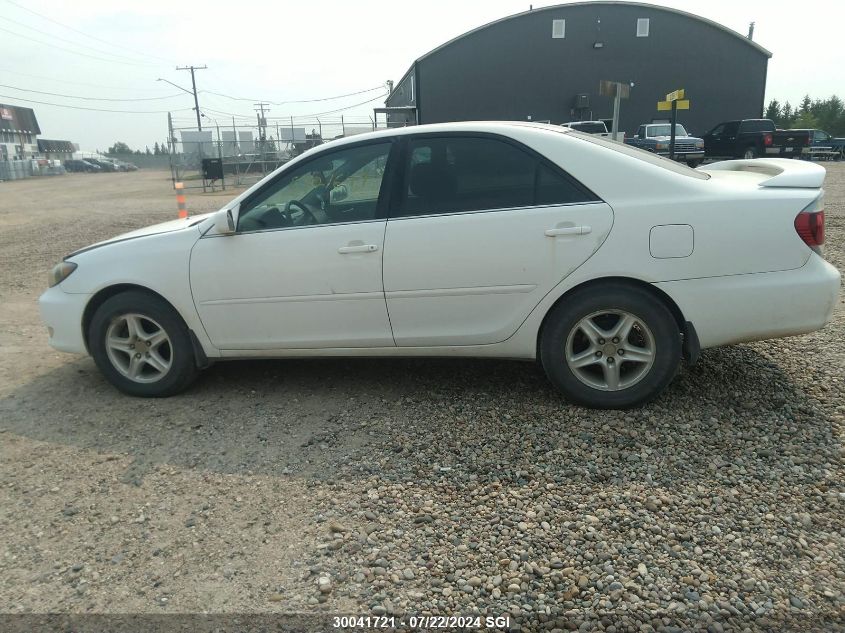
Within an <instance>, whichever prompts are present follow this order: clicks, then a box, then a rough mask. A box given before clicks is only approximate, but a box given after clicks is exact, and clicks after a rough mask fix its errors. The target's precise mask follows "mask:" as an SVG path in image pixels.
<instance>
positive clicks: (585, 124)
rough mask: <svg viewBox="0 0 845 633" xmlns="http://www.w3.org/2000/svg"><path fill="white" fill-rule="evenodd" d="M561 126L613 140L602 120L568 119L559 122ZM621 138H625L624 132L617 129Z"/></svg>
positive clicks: (611, 133)
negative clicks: (566, 121) (568, 120)
mask: <svg viewBox="0 0 845 633" xmlns="http://www.w3.org/2000/svg"><path fill="white" fill-rule="evenodd" d="M561 125H562V126H563V127H569V128H572V129H573V130H577V131H578V132H583V133H584V134H595V135H596V136H603V137H604V138H607V139H610V140H613V132H608V131H607V126H606V125H605V124H604V121H570V122H569V123H561ZM619 135H620V136H621V137H622V139H621V140H623V141H624V140H625V132H622V131H621V130H620V131H619Z"/></svg>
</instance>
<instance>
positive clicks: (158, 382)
mask: <svg viewBox="0 0 845 633" xmlns="http://www.w3.org/2000/svg"><path fill="white" fill-rule="evenodd" d="M128 314H134V315H140V317H141V318H142V320H143V322H144V323H154V324H155V325H158V326H160V327H161V329H162V330H163V331H164V332H165V333H166V335H167V337H168V340H167V341H166V343H165V347H164V349H163V350H161V351H162V355H164V356H166V360H167V361H168V362H169V368H168V369H167V370H166V371H165V372H163V373H161V376H160V377H155V376H154V377H149V376H146V377H145V379H146V380H148V382H137V381H136V380H133V379H131V378H129V377H128V376H127V375H124V373H122V372H121V371H120V370H118V369H117V367H116V366H115V364H114V363H113V362H112V360H111V358H110V355H109V350H108V348H107V347H108V346H107V344H106V337H107V333H108V332H109V328H110V327H112V326H113V324H116V323H117V322H118V321H119V320H120V319H121V318H123V317H124V316H125V315H128ZM88 348H89V350H90V351H91V356H92V357H93V358H94V362H95V363H96V364H97V367H98V368H99V370H100V371H101V372H102V374H103V375H104V376H105V377H106V379H107V380H108V381H109V382H110V383H112V384H113V385H114V386H115V387H117V388H118V389H119V390H120V391H122V392H123V393H126V394H129V395H130V396H141V397H147V398H163V397H167V396H172V395H174V394H176V393H179V392H180V391H183V390H184V389H186V388H187V387H188V386H189V385H190V384H191V383H192V382H193V381H194V379H195V378H196V376H197V374H198V369H197V366H196V361H195V359H194V351H193V346H192V345H191V337H190V333H189V331H188V326H187V325H185V322H184V321H183V320H182V317H181V316H179V313H178V312H176V310H174V309H173V308H172V307H171V306H170V305H169V304H168V303H167V302H166V301H164V300H163V299H161V298H160V297H157V296H155V295H153V294H151V293H146V292H142V291H134V290H133V291H128V292H123V293H121V294H118V295H115V296H114V297H111V298H109V299H107V300H106V301H105V302H104V303H103V305H101V306H100V307H99V308H98V309H97V311H96V312H95V313H94V317H93V318H92V319H91V323H90V325H89V327H88ZM123 353H126V358H127V359H128V358H129V357H130V354H129V353H128V352H123ZM113 354H114V353H113ZM133 354H134V352H133ZM116 356H117V357H119V358H120V357H121V354H120V353H118V354H116ZM138 358H140V355H139V356H138ZM151 372H155V373H158V372H156V370H155V369H152V370H151Z"/></svg>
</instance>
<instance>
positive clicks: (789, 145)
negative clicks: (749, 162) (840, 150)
mask: <svg viewBox="0 0 845 633" xmlns="http://www.w3.org/2000/svg"><path fill="white" fill-rule="evenodd" d="M809 145H810V135H809V133H808V132H807V130H778V129H777V128H776V127H775V124H774V121H772V120H771V119H741V120H736V121H724V122H722V123H719V125H717V126H716V127H714V128H713V129H712V130H710V131H709V132H707V134H705V135H704V155H705V156H707V157H708V158H709V157H711V156H712V157H720V158H746V159H748V158H757V157H759V156H768V157H770V158H776V157H779V158H796V157H798V156H801V154H802V152H803V151H804V148H805V147H808V146H809Z"/></svg>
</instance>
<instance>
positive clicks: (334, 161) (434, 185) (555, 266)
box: [40, 122, 840, 408]
mask: <svg viewBox="0 0 845 633" xmlns="http://www.w3.org/2000/svg"><path fill="white" fill-rule="evenodd" d="M382 166H386V168H384V169H382ZM825 173H826V172H825V170H824V168H822V167H821V166H819V165H814V164H812V163H807V162H804V161H788V160H778V159H761V160H759V161H728V162H722V163H715V164H712V165H708V166H707V167H700V168H699V169H690V168H688V167H687V166H686V165H682V164H678V163H675V162H672V161H668V160H665V159H663V158H660V157H658V156H655V155H653V154H650V153H648V152H644V151H640V150H637V149H634V148H632V147H630V146H628V145H625V144H623V143H616V142H612V141H608V140H606V139H603V138H599V137H596V136H591V135H588V134H582V133H580V132H575V131H573V130H569V129H566V128H562V127H558V126H552V125H540V124H531V123H507V122H476V123H444V124H435V125H421V126H412V127H403V128H394V129H389V130H383V131H380V132H373V133H368V134H362V135H360V136H354V137H350V138H346V139H342V140H339V141H333V142H331V143H327V144H325V145H322V146H320V147H317V148H314V149H311V150H309V151H307V152H305V153H304V154H302V155H301V156H299V157H297V158H295V159H293V160H291V161H290V162H288V163H287V164H285V165H284V166H282V167H280V168H279V169H277V170H276V171H275V172H273V173H272V174H270V175H269V176H267V177H266V178H264V179H263V180H261V181H260V182H259V183H257V184H256V185H254V186H253V187H251V188H249V189H248V190H246V191H245V192H243V193H242V194H240V195H239V196H238V197H236V198H235V199H234V200H232V201H231V202H229V203H228V204H226V205H225V206H224V207H223V208H222V209H220V210H219V211H217V212H215V213H211V214H207V215H201V216H196V217H189V218H187V219H182V220H174V221H171V222H166V223H164V224H159V225H156V226H152V227H149V228H146V229H140V230H137V231H134V232H132V233H128V234H125V235H122V236H119V237H117V238H113V239H111V240H106V241H104V242H101V243H99V244H95V245H93V246H89V247H87V248H83V249H82V250H79V251H77V252H75V253H71V254H70V255H68V256H67V257H65V258H64V260H63V261H61V262H60V263H59V264H58V265H57V266H56V267H55V268H54V269H53V271H52V272H51V275H50V288H49V289H48V290H46V291H45V292H44V294H43V295H42V296H41V298H40V305H41V313H42V316H43V318H44V321H45V323H46V325H47V330H48V333H49V342H50V344H51V345H52V346H53V347H55V348H56V349H59V350H63V351H67V352H75V353H80V354H91V355H92V356H93V357H94V361H95V362H96V364H97V366H98V367H99V369H100V371H102V373H103V374H104V375H105V377H106V378H107V379H108V380H109V381H111V382H112V383H113V384H114V385H115V386H116V387H117V388H119V389H121V390H123V391H124V392H126V393H128V394H132V395H135V396H167V395H171V394H174V393H177V392H179V391H181V390H183V389H185V388H186V387H187V386H188V385H189V384H190V382H191V381H192V380H193V379H194V378H195V377H196V375H197V374H198V372H199V370H200V369H201V368H203V367H207V366H208V365H209V364H210V363H211V362H213V361H215V360H225V359H238V358H256V357H263V358H268V357H270V358H282V357H308V356H310V357H326V356H386V357H399V356H441V357H443V356H446V357H448V356H453V357H467V356H481V357H487V358H511V359H514V358H520V359H524V360H534V359H537V358H539V360H540V363H541V365H542V367H543V368H544V369H545V371H546V374H547V375H548V377H549V380H550V381H551V382H552V383H553V384H554V385H556V386H557V387H558V388H559V389H560V391H561V392H562V393H563V394H565V396H566V397H567V398H569V399H570V400H571V401H572V402H577V403H580V404H585V405H588V406H594V407H602V408H621V407H629V406H633V405H636V404H640V403H643V402H646V401H648V400H650V399H652V398H654V397H655V396H656V395H657V394H659V393H660V392H661V391H662V390H663V389H664V387H666V385H668V384H669V382H671V380H672V379H673V377H674V376H675V374H676V372H677V370H678V366H679V363H680V361H681V359H682V357H685V358H686V359H687V360H688V361H690V362H694V361H695V359H696V358H697V356H698V353H699V350H700V349H703V348H709V347H715V346H718V345H730V344H734V343H740V342H743V341H753V340H759V339H765V338H774V337H780V336H789V335H792V334H800V333H804V332H811V331H813V330H817V329H819V328H821V327H822V326H823V325H824V324H825V323H827V322H828V321H830V319H831V318H832V316H833V311H834V307H835V306H836V303H837V297H838V295H839V288H840V276H839V273H838V272H837V270H836V269H835V268H834V267H833V266H832V265H830V264H829V263H828V262H826V261H825V259H824V258H823V252H822V244H823V242H824V210H823V209H824V207H823V203H824V193H823V191H822V185H823V183H824V178H825ZM268 270H272V271H273V274H267V271H268Z"/></svg>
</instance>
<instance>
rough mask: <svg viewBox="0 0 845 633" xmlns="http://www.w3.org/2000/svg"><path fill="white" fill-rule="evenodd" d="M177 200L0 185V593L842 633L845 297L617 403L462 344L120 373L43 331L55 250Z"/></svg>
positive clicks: (86, 185) (18, 602)
mask: <svg viewBox="0 0 845 633" xmlns="http://www.w3.org/2000/svg"><path fill="white" fill-rule="evenodd" d="M827 168H828V180H827V205H826V211H827V213H826V215H827V238H828V244H827V250H826V253H827V257H828V259H829V260H830V261H832V262H833V263H834V264H835V265H836V266H837V267H839V268H840V269H843V270H845V246H843V244H845V164H841V163H836V164H830V165H827ZM228 195H229V192H227V194H226V196H228ZM225 199H226V197H223V196H214V195H208V196H203V195H200V194H191V193H189V195H188V207H189V209H190V210H192V211H202V210H210V209H214V208H217V207H218V206H219V205H220V204H221V203H222V202H223V201H224V200H225ZM173 216H175V201H174V199H173V195H172V191H171V190H170V188H169V181H168V180H167V178H166V175H165V174H162V173H160V172H147V171H142V172H137V173H128V174H102V175H85V174H80V175H69V176H66V177H62V178H54V179H40V180H29V181H17V182H11V183H2V184H0V302H2V304H1V305H0V611H3V612H7V613H9V612H14V613H18V612H19V613H46V612H66V613H126V612H139V613H156V614H159V613H175V612H192V611H201V612H211V613H237V612H241V613H243V612H269V613H272V612H278V613H289V612H294V611H295V612H300V613H301V612H312V611H313V612H327V613H337V612H343V613H350V614H382V613H386V614H402V613H407V614H472V613H480V614H489V615H493V616H498V615H502V614H510V616H511V624H512V627H513V628H517V629H518V628H520V627H521V628H522V629H523V630H526V631H529V630H552V629H562V630H580V631H608V632H612V631H619V632H621V631H643V632H645V631H692V630H702V631H704V630H707V631H710V632H711V633H713V632H718V631H723V630H724V631H744V630H747V631H757V630H773V631H786V630H789V631H836V630H845V521H843V519H845V488H843V484H842V482H843V479H845V477H843V475H845V469H843V458H845V447H844V446H845V445H843V440H845V397H844V396H845V376H844V374H845V372H844V371H843V368H845V339H843V337H842V332H843V326H845V304H843V303H842V302H840V304H839V305H838V307H837V312H836V316H835V320H834V322H833V323H832V324H831V325H829V326H828V327H827V328H826V329H825V330H823V331H821V332H817V333H814V334H811V335H807V336H801V337H795V338H790V339H782V340H778V341H768V342H761V343H755V344H751V345H740V346H735V347H731V348H724V349H716V350H708V351H706V352H705V353H704V354H703V356H702V359H701V361H700V363H699V364H698V365H696V366H695V367H694V368H689V367H684V368H683V370H682V373H681V374H680V376H679V377H678V378H677V379H676V380H675V382H674V383H673V384H672V385H671V387H670V388H669V389H668V390H667V392H666V393H665V395H663V396H662V397H661V398H659V399H658V400H657V401H656V402H655V403H653V404H651V405H649V406H648V407H646V408H643V409H638V410H634V411H629V412H613V411H605V412H598V411H590V410H586V409H582V408H578V407H573V406H571V405H568V404H567V403H566V402H564V401H563V400H562V399H561V398H560V397H559V396H558V395H557V394H556V393H555V392H554V391H553V390H552V389H551V387H550V386H549V384H548V383H547V382H546V380H545V378H544V377H543V376H542V374H541V373H540V371H539V370H538V369H537V368H536V367H535V366H534V365H532V364H528V363H515V362H491V361H469V360H458V361H445V360H444V361H441V360H408V361H402V360H354V361H353V360H309V361H305V360H291V361H273V362H270V361H266V362H242V363H231V364H226V363H221V364H218V365H217V366H215V367H213V368H212V369H211V370H210V371H208V372H207V373H206V374H205V375H204V377H203V378H201V380H200V381H199V382H198V384H197V385H196V386H195V387H194V388H192V389H191V390H190V391H189V392H188V393H186V394H184V395H182V396H179V397H175V398H171V399H168V400H152V401H151V400H137V399H132V398H127V397H125V396H121V395H119V394H117V393H116V392H115V391H114V390H113V389H112V388H111V387H110V386H109V385H107V384H106V383H105V381H104V380H103V379H102V378H101V377H100V376H99V374H98V373H97V372H96V370H95V368H94V365H93V363H92V361H91V360H90V359H87V358H85V359H83V358H76V357H72V356H68V355H64V354H59V353H56V352H54V351H52V350H51V349H50V348H49V347H48V346H47V344H46V335H45V334H44V332H43V328H42V326H41V324H40V322H39V321H38V317H37V309H36V306H35V299H36V298H37V295H38V294H39V292H40V291H41V289H42V287H43V285H44V279H45V277H46V273H47V270H48V269H49V268H50V266H52V264H53V263H55V261H58V259H59V258H60V257H61V256H62V255H63V254H64V253H66V252H68V251H70V250H72V249H74V248H76V247H79V246H82V245H84V244H87V243H90V242H94V241H96V240H99V239H103V238H105V237H108V236H111V235H113V234H115V233H118V232H121V231H125V230H128V229H131V228H135V227H137V226H142V225H145V224H149V223H151V222H154V221H161V220H164V219H168V218H171V217H173ZM45 235H49V237H48V238H47V239H45Z"/></svg>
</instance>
